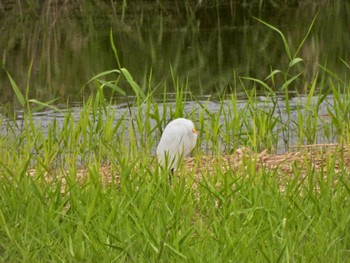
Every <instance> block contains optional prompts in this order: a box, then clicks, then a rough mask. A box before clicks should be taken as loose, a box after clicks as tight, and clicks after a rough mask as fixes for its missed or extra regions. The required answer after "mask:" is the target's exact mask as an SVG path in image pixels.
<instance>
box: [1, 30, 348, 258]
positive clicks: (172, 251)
mask: <svg viewBox="0 0 350 263" xmlns="http://www.w3.org/2000/svg"><path fill="white" fill-rule="evenodd" d="M270 27H271V26H270ZM271 28H272V27H271ZM273 30H275V31H276V30H277V29H273ZM277 31H278V30H277ZM281 35H282V36H283V34H282V33H281ZM305 38H306V37H305ZM283 41H284V44H285V49H286V52H287V55H288V57H289V59H290V63H289V64H288V67H287V70H286V71H282V70H277V69H276V70H271V74H270V75H269V76H268V77H267V78H266V79H265V80H260V79H256V78H250V77H238V76H237V77H236V76H235V77H236V78H235V79H236V82H237V83H240V85H241V86H242V87H243V88H244V90H245V94H244V96H245V98H246V100H245V103H244V104H241V103H240V100H239V97H238V96H237V94H236V93H232V94H229V95H225V96H223V97H222V98H218V99H217V104H216V105H218V107H217V109H216V110H215V111H213V110H212V108H210V107H209V106H208V105H209V104H210V100H208V101H203V100H199V99H198V98H197V97H196V96H193V94H191V93H190V92H187V91H188V90H189V89H188V86H187V85H186V83H180V82H179V81H176V77H174V81H173V85H174V89H175V90H176V93H175V99H174V101H173V102H169V100H168V98H169V96H168V95H169V94H167V93H166V90H167V89H166V87H164V97H163V99H162V100H161V101H159V98H156V97H154V96H153V92H154V89H156V88H159V87H148V89H147V91H145V89H142V88H140V86H139V85H138V84H137V83H136V82H135V81H134V80H133V77H132V75H131V74H130V73H129V72H128V70H127V69H125V68H120V69H118V70H113V71H110V72H103V73H101V74H98V75H97V76H96V77H94V78H93V79H92V80H91V81H90V82H89V83H90V84H91V85H94V87H95V88H96V93H95V94H94V95H93V96H90V97H89V99H87V100H86V101H85V102H84V104H83V105H82V107H81V108H79V110H78V111H76V110H74V109H72V108H69V109H64V110H62V109H61V108H57V107H56V106H52V104H51V103H50V102H48V103H42V102H39V101H37V100H34V99H30V98H29V97H28V89H29V85H28V86H27V92H26V94H22V93H21V91H20V90H21V89H20V88H19V87H18V86H17V84H16V82H15V81H14V80H13V79H12V78H11V76H10V75H9V79H10V81H11V85H12V88H13V90H14V91H15V93H16V95H17V98H18V101H19V104H20V105H21V107H22V109H21V111H16V112H15V114H14V115H12V114H11V113H10V112H7V115H6V116H7V118H4V117H2V119H1V122H2V126H1V127H2V128H1V133H0V203H1V208H0V261H3V262H41V261H43V262H47V261H53V262H60V261H61V262H67V261H72V262H76V261H85V262H99V261H102V262H229V261H232V262H237V261H238V262H247V261H248V262H270V261H272V262H344V261H346V260H347V259H348V258H349V256H350V236H349V232H350V227H349V226H350V224H349V221H350V216H349V215H350V203H349V195H350V183H349V173H348V170H347V165H348V160H349V156H348V154H347V153H348V152H349V151H348V150H346V151H345V150H343V148H339V150H336V152H335V153H334V154H330V155H325V156H322V165H321V166H317V167H316V166H314V165H313V164H312V162H311V158H310V157H309V156H308V155H303V156H302V157H299V159H298V160H300V158H302V161H303V162H302V165H303V167H302V169H300V167H299V166H298V165H297V160H292V159H288V160H287V161H289V160H290V161H289V172H286V170H284V169H280V167H279V166H276V167H273V166H269V167H266V166H264V165H261V164H260V163H258V153H260V152H261V151H262V150H265V149H267V150H268V151H269V152H271V153H273V152H275V151H276V149H278V148H279V145H280V144H281V143H282V145H283V147H284V148H283V149H284V151H286V152H288V151H289V150H290V149H289V148H290V146H291V145H292V144H293V143H292V142H291V140H292V138H294V139H295V140H294V141H296V143H298V144H314V143H317V138H319V136H322V137H323V138H324V140H325V141H330V142H331V141H334V140H336V141H338V142H340V143H341V144H343V145H345V146H344V147H347V146H346V145H348V142H349V127H348V109H349V105H350V100H349V93H348V90H349V89H348V88H349V83H348V82H347V81H346V79H343V78H341V77H339V76H336V75H335V74H334V73H333V72H330V71H329V70H327V68H325V67H324V68H323V70H324V72H325V73H326V75H327V77H324V78H322V79H320V78H318V77H317V76H316V77H315V78H313V79H311V81H310V80H307V79H305V78H304V76H303V74H302V71H299V66H300V63H301V62H302V59H301V58H299V57H298V56H297V54H298V51H299V50H300V48H298V49H297V51H296V52H295V53H293V52H291V50H290V48H289V46H288V43H286V42H285V38H283ZM112 42H113V41H112ZM112 44H113V43H112ZM302 44H303V42H302V43H301V44H300V46H301V45H302ZM112 47H113V48H114V46H112ZM114 51H115V54H116V58H117V60H118V56H117V52H116V49H115V48H114ZM344 64H345V66H347V64H346V63H344ZM29 72H30V70H29ZM111 74H112V75H114V77H115V76H117V77H115V78H114V80H113V81H108V82H107V81H106V80H104V77H105V76H107V75H111ZM277 78H280V80H281V81H282V83H283V85H282V88H281V89H279V91H278V92H277V91H274V90H275V89H272V88H271V87H273V86H274V85H275V83H276V82H275V80H276V79H277ZM27 79H28V81H29V79H30V75H28V78H27ZM121 80H123V81H124V83H127V84H128V85H129V86H130V88H131V89H132V90H133V92H134V94H135V96H134V97H132V98H130V97H127V98H125V101H126V102H125V104H123V105H124V107H122V108H120V107H115V106H114V105H113V103H114V102H113V101H109V100H107V99H106V98H105V90H106V89H108V90H109V91H110V90H112V91H113V92H114V93H115V94H119V95H123V94H124V93H123V90H121V89H120V88H119V85H118V83H119V81H121ZM301 84H302V85H303V87H304V94H307V95H303V96H300V95H298V94H297V93H295V92H294V93H290V92H289V91H290V89H291V87H292V86H300V85H301ZM262 91H263V94H264V98H263V99H261V97H260V95H261V92H262ZM344 91H345V92H344ZM281 92H282V95H283V96H280V95H281ZM292 94H294V95H293V96H295V97H296V98H297V99H298V103H295V102H294V100H295V99H296V98H293V97H292V96H291V95H292ZM190 100H191V101H192V102H191V103H189V101H190ZM321 105H326V106H325V107H324V108H322V110H321ZM43 108H45V109H47V110H51V111H53V112H54V114H53V115H54V116H56V117H54V118H52V119H51V120H50V121H46V122H45V123H41V121H40V120H41V119H40V118H38V117H37V114H38V112H40V111H41V110H43ZM322 111H324V112H322ZM49 113H50V114H52V112H45V115H44V116H46V115H49ZM324 113H327V114H328V117H327V120H326V121H325V119H324V117H322V116H320V115H321V114H324ZM177 117H187V118H190V119H192V120H193V121H194V123H195V125H196V127H197V130H198V131H199V132H200V135H199V140H198V142H197V147H196V149H195V150H194V152H193V156H194V159H192V160H191V162H192V167H191V169H188V167H187V166H185V165H184V166H181V167H180V169H179V171H178V172H177V175H176V178H175V179H174V180H173V186H172V187H170V186H169V184H168V181H167V176H166V174H162V173H161V172H160V171H159V170H158V168H157V163H156V160H155V158H154V156H153V151H154V148H155V147H156V145H157V143H158V141H159V138H160V135H161V132H162V130H163V128H164V126H165V125H166V123H167V122H168V120H169V119H174V118H177ZM242 146H246V147H248V148H249V149H251V151H250V152H251V154H249V155H247V156H245V155H243V157H242V158H241V159H239V161H235V162H234V163H233V166H227V165H224V162H223V160H222V156H223V155H231V156H232V155H233V154H234V153H235V152H236V150H237V149H238V148H240V147H242ZM208 156H210V158H211V159H210V160H211V161H210V162H209V161H208V162H204V163H203V162H202V160H203V158H204V160H206V159H205V158H206V157H208ZM208 160H209V159H208ZM230 167H231V168H230ZM232 167H234V168H232ZM257 167H259V169H258V168H257ZM106 169H107V170H108V171H107V172H108V176H107V177H106V176H105V174H104V172H105V171H106ZM198 171H199V172H198ZM281 180H282V181H281Z"/></svg>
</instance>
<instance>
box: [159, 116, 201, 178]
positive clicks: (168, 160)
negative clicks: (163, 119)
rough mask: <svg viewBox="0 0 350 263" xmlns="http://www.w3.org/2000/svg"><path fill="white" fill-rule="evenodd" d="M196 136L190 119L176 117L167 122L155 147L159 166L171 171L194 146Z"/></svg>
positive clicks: (196, 133)
mask: <svg viewBox="0 0 350 263" xmlns="http://www.w3.org/2000/svg"><path fill="white" fill-rule="evenodd" d="M197 136H198V132H197V131H196V130H195V128H194V124H193V122H192V121H190V120H188V119H184V118H178V119H175V120H173V121H171V122H169V124H168V125H167V126H166V127H165V129H164V132H163V134H162V137H161V139H160V142H159V144H158V147H157V158H158V162H159V164H160V165H161V167H163V168H165V169H169V170H171V172H173V171H174V170H175V169H176V168H177V166H178V163H179V161H180V160H181V161H182V159H183V157H185V156H186V155H187V154H189V153H190V152H191V151H192V149H193V148H194V147H195V146H196V141H197ZM170 184H171V180H170Z"/></svg>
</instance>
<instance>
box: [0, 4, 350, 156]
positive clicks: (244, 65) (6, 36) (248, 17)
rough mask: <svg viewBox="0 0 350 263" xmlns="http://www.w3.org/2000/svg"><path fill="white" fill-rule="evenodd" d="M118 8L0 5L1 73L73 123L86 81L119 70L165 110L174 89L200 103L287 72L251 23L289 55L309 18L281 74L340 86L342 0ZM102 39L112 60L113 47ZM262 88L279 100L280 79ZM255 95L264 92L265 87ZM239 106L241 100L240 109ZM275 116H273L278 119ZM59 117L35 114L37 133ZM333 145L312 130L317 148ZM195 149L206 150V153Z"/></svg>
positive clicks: (346, 41)
mask: <svg viewBox="0 0 350 263" xmlns="http://www.w3.org/2000/svg"><path fill="white" fill-rule="evenodd" d="M119 2H121V1H105V2H102V1H100V2H99V3H98V4H97V3H88V2H87V1H84V2H79V1H75V2H74V1H73V2H71V1H67V2H64V3H63V2H62V1H30V2H29V1H28V2H26V1H12V0H6V1H4V2H3V3H2V4H0V25H1V35H2V37H1V38H0V50H1V51H2V66H3V67H4V68H5V69H6V70H7V71H8V72H9V73H10V74H11V75H12V77H13V79H14V80H15V81H16V82H17V84H18V86H19V87H20V89H21V90H22V92H23V93H25V89H26V86H27V83H28V87H29V89H28V94H29V96H28V97H29V98H30V99H36V100H39V101H50V100H53V99H57V98H58V100H57V101H56V102H55V103H56V106H58V107H60V105H61V104H63V105H68V106H69V108H70V110H69V111H70V112H71V113H72V114H73V115H74V114H76V115H79V112H80V110H81V109H80V105H81V103H82V101H83V99H84V98H86V97H87V96H89V95H91V94H95V92H96V85H95V84H94V83H91V84H89V85H86V83H87V82H88V80H90V79H91V78H92V77H93V76H94V75H96V74H98V73H100V72H103V71H107V70H111V69H116V68H119V67H124V68H127V69H128V71H129V72H130V73H131V75H132V76H133V78H134V80H135V81H136V82H137V83H138V84H139V85H140V86H141V88H142V89H143V90H144V91H150V90H151V91H154V93H153V94H154V95H155V96H162V94H163V92H164V89H166V90H167V94H168V99H169V101H170V102H171V101H172V99H173V98H172V92H174V90H175V87H176V86H181V87H185V89H187V90H188V91H190V92H191V94H192V96H195V97H196V99H197V100H199V101H201V100H203V101H206V100H207V98H209V97H210V98H215V96H221V95H222V94H224V93H230V92H232V91H233V90H234V91H235V92H236V93H237V94H241V91H242V85H241V84H240V81H239V80H238V76H247V77H252V78H258V79H260V80H264V79H265V78H266V77H267V76H268V75H269V74H270V73H271V71H272V70H275V69H278V70H281V71H282V72H286V71H287V70H288V65H289V63H290V59H289V58H288V56H287V52H286V50H285V47H284V45H283V42H282V39H281V37H280V36H279V35H278V34H277V32H275V31H273V30H272V29H270V28H268V27H267V26H265V25H263V24H262V23H260V22H259V21H257V20H256V19H254V17H258V18H259V19H261V20H264V21H266V22H268V23H269V24H271V25H274V26H275V27H277V28H279V29H280V30H281V31H282V32H283V34H284V35H285V36H286V39H287V41H288V43H289V45H290V48H291V52H292V55H293V54H294V53H295V52H296V51H297V50H298V47H299V45H300V43H301V42H302V40H303V38H304V36H305V35H306V33H307V31H308V29H309V26H310V24H311V21H312V19H313V18H314V17H315V16H316V15H317V18H316V20H315V23H314V26H313V28H312V30H311V32H310V35H309V36H308V38H307V39H306V41H305V42H304V43H303V45H302V46H301V47H300V50H299V52H298V54H297V56H298V57H300V58H302V59H303V63H299V64H298V66H297V67H294V68H293V70H292V71H289V75H290V76H293V75H295V74H297V73H299V72H302V75H301V78H302V79H303V80H305V81H306V83H307V82H312V80H313V79H314V78H315V76H316V75H317V74H319V79H322V76H323V74H325V73H326V71H328V72H333V73H334V74H335V75H337V76H338V77H339V78H341V79H343V80H347V78H348V77H347V76H348V74H349V66H348V65H347V63H349V61H350V50H349V48H348V47H349V46H350V30H349V29H348V25H349V24H350V4H349V3H348V1H323V3H321V2H320V1H309V2H308V1H289V2H290V3H292V4H290V3H289V4H288V3H284V4H281V5H273V4H272V3H275V2H276V1H255V2H260V3H263V4H262V5H261V6H259V5H258V4H254V3H255V2H254V1H252V3H248V4H244V3H243V1H242V3H238V1H237V2H236V1H235V2H233V1H216V3H214V4H212V5H209V4H202V5H200V4H199V3H201V1H193V2H191V1H190V2H185V4H184V3H183V2H182V1H179V2H178V1H159V3H162V4H159V3H158V2H157V3H158V4H149V3H146V1H143V2H142V1H140V2H137V1H136V2H135V1H133V2H130V1H126V3H127V7H126V8H125V9H123V6H122V4H121V3H119ZM286 2H288V1H286ZM329 2H331V3H329ZM30 3H31V5H30ZM218 3H219V4H218ZM110 32H111V35H112V36H113V39H114V43H115V46H116V49H117V54H118V55H117V58H116V55H115V53H114V52H113V49H112V47H111V43H110ZM31 62H32V69H31V72H30V77H28V71H29V68H30V65H31ZM324 67H326V68H327V70H324V69H323V68H324ZM0 72H1V73H0V103H1V104H2V105H4V106H6V107H7V108H10V109H12V108H15V109H17V117H18V120H17V122H19V124H20V122H21V121H22V120H21V110H22V109H21V107H20V105H19V103H18V100H17V98H16V96H15V93H14V92H13V89H12V88H11V85H10V82H9V79H8V76H7V74H6V72H5V70H1V71H0ZM327 74H328V73H327ZM116 77H117V75H114V76H109V77H107V78H105V79H106V80H111V79H114V78H116ZM244 83H245V85H246V88H248V89H249V88H250V87H252V86H253V82H251V81H247V82H244ZM267 83H268V85H270V87H271V88H272V89H274V90H275V91H277V92H278V91H280V89H281V84H282V83H283V82H282V78H281V76H280V77H277V78H276V79H275V84H273V83H271V82H267ZM118 85H119V87H120V88H122V89H123V90H124V91H125V92H126V94H128V95H134V94H133V91H132V89H131V88H130V86H129V84H128V83H127V82H126V81H125V80H124V79H123V78H121V79H120V80H119V82H118ZM322 85H323V86H322V88H323V89H324V90H323V91H325V89H328V86H327V85H328V84H327V82H324V83H323V84H322ZM306 87H307V85H305V82H295V83H293V85H290V86H289V89H290V92H291V94H294V93H293V92H295V91H297V92H298V94H303V93H306V94H307V88H306ZM258 88H260V89H261V91H262V94H264V89H263V88H262V87H259V86H258ZM105 96H106V99H107V100H109V97H110V96H115V97H116V100H115V105H112V106H111V107H112V108H113V107H114V108H117V109H118V114H120V116H122V114H123V113H124V112H125V111H126V107H125V104H123V97H120V96H119V97H118V96H117V95H116V94H112V93H111V92H108V90H106V94H105ZM242 98H243V97H242ZM261 99H262V101H263V100H264V99H265V97H264V96H262V97H261ZM281 100H283V98H281ZM303 100H304V98H303V97H302V96H301V97H297V98H295V99H293V100H292V101H291V107H292V108H293V107H294V106H295V107H296V105H297V104H299V105H300V104H301V103H303ZM329 100H330V101H332V98H330V99H329ZM294 103H295V104H294ZM330 103H332V102H330ZM245 104H246V101H244V99H243V100H241V101H240V102H239V107H242V108H243V107H244V106H245ZM281 105H283V102H282V103H281ZM160 107H162V105H160ZM198 107H199V106H198V104H196V103H195V102H191V101H187V104H186V108H185V110H187V111H188V110H189V109H193V108H198ZM225 107H227V105H225ZM62 108H66V106H63V107H62ZM218 108H219V104H218V103H216V102H215V99H214V100H211V101H210V102H209V103H208V104H207V109H208V110H209V111H210V112H213V113H215V112H217V110H218ZM281 108H282V111H281V112H280V113H279V114H281V116H282V120H285V121H286V119H285V118H286V115H285V112H283V107H282V106H281ZM322 111H323V112H324V113H326V112H327V104H322V105H320V112H322ZM0 114H1V112H0ZM117 117H118V115H117ZM63 118H64V116H63V115H62V114H60V113H57V112H55V111H50V110H49V111H42V112H40V113H37V114H36V115H34V121H35V123H36V125H42V126H43V128H45V127H47V126H48V125H50V124H51V123H52V122H53V121H54V120H56V121H57V123H58V125H63V124H62V121H63ZM291 118H292V120H291V122H293V121H296V112H293V113H292V115H291ZM221 121H223V120H221ZM5 122H6V121H5ZM284 136H285V135H284V134H278V137H279V143H278V146H277V149H278V150H279V151H284V150H285V145H284V141H283V140H284V138H283V137H284ZM289 137H290V139H289V141H288V143H289V144H290V145H293V144H296V143H297V135H296V134H295V132H294V133H293V132H292V133H291V134H290V136H289ZM334 140H335V139H334V138H325V137H324V136H323V134H322V132H320V135H319V138H318V142H319V143H322V142H333V141H334ZM202 148H203V149H208V147H207V146H206V145H203V146H202Z"/></svg>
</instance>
